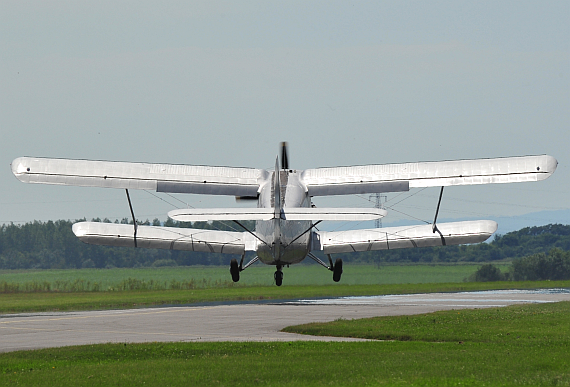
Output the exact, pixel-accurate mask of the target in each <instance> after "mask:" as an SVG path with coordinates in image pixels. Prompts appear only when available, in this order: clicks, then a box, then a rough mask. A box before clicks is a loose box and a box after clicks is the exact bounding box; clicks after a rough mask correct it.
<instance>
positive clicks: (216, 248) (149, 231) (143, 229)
mask: <svg viewBox="0 0 570 387" xmlns="http://www.w3.org/2000/svg"><path fill="white" fill-rule="evenodd" d="M73 233H74V234H75V235H76V236H77V237H78V238H79V239H80V240H81V241H82V242H85V243H89V244H94V245H105V246H121V247H134V246H135V236H134V227H133V225H128V224H113V223H97V222H80V223H75V224H74V225H73ZM249 239H253V237H251V238H250V237H249V234H247V233H243V232H233V231H216V230H204V229H194V228H175V227H154V226H138V227H137V232H136V246H137V247H144V248H148V249H166V250H187V251H201V252H206V253H225V254H243V253H244V251H245V250H246V245H248V246H247V250H251V249H253V250H255V245H256V242H255V241H254V240H249ZM250 244H251V245H252V246H251V247H250V246H249V245H250Z"/></svg>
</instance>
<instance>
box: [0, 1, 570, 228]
mask: <svg viewBox="0 0 570 387" xmlns="http://www.w3.org/2000/svg"><path fill="white" fill-rule="evenodd" d="M164 3H165V4H164ZM568 20H570V2H568V1H501V2H497V1H488V2H484V1H477V2H462V1H431V2H425V1H393V2H379V1H371V2H363V1H358V2H346V1H343V2H339V1H265V0H264V1H204V2H198V1H193V2H186V1H180V2H172V1H171V2H161V3H160V4H159V3H158V2H151V1H122V2H116V1H96V2H88V1H84V2H75V1H50V2H45V1H12V0H6V1H2V2H1V3H0V80H1V81H0V91H1V92H0V134H1V140H2V141H0V160H3V163H4V168H0V223H4V222H10V221H14V222H20V221H31V220H34V219H38V220H48V219H75V218H82V217H87V218H92V217H109V218H122V217H127V216H129V211H128V207H127V204H126V199H125V197H124V196H125V195H124V192H121V191H116V190H104V189H87V188H75V187H56V186H41V185H26V184H22V183H20V182H18V181H17V180H16V179H15V178H14V177H13V176H12V174H11V172H10V169H9V164H10V162H11V160H12V159H14V158H15V157H18V156H24V155H27V156H47V157H66V158H88V159H106V160H124V161H148V162H165V163H184V164H210V165H235V166H251V167H264V168H271V166H272V165H273V164H274V161H275V156H276V154H277V151H278V144H279V142H280V141H283V140H286V141H289V144H290V162H291V164H292V166H293V167H295V168H298V169H305V168H312V167H319V166H334V165H354V164H372V163H391V162H408V161H425V160H446V159H458V158H478V157H500V156H515V155H526V154H542V153H548V154H551V155H553V156H555V157H556V158H557V159H558V160H559V163H560V164H559V167H558V170H557V172H556V173H555V174H554V175H553V176H552V177H551V178H550V179H549V180H547V181H545V182H541V183H535V184H530V183H529V184H511V185H501V186H489V187H453V188H450V189H448V190H446V193H445V195H444V202H443V204H442V213H441V215H440V216H442V217H445V218H455V217H456V218H460V217H466V216H469V217H472V216H475V217H480V218H486V219H493V216H510V215H521V214H527V213H531V212H536V211H540V210H544V209H568V208H570V204H568V197H569V195H568V194H569V192H570V189H569V188H570V183H569V181H570V170H569V169H568V165H569V164H570V157H569V156H568V148H569V143H570V141H569V140H570V27H569V26H568V24H569V23H568ZM437 194H438V192H437V190H436V189H434V190H426V191H423V192H421V193H419V194H417V195H415V196H414V197H412V198H410V199H409V200H406V201H404V202H403V203H401V205H399V206H398V207H397V208H398V209H399V210H400V211H404V212H406V213H409V214H411V215H414V216H417V217H419V218H422V219H427V220H429V219H430V218H432V217H433V211H434V208H435V204H436V203H435V202H436V201H437ZM132 195H133V200H134V202H135V212H136V213H137V216H138V217H139V218H143V219H144V218H150V219H152V218H154V217H158V218H160V219H165V217H166V212H167V211H168V210H170V209H173V207H172V206H170V205H168V204H167V203H165V202H163V201H161V200H159V199H156V198H155V197H154V196H152V195H150V194H148V193H145V192H137V193H132ZM394 196H395V195H389V199H390V200H393V201H396V199H392V197H394ZM163 198H164V199H166V200H168V201H170V202H173V203H176V204H180V203H178V202H176V201H175V200H173V199H172V198H169V197H163ZM179 198H181V199H182V200H184V201H185V202H188V203H189V204H190V205H192V206H197V207H206V206H220V205H222V206H225V205H228V206H229V205H234V204H233V198H209V197H199V196H188V195H187V196H180V197H179ZM398 200H399V199H398ZM315 201H316V202H317V204H318V205H322V206H324V205H346V206H368V205H370V203H368V202H366V201H365V200H364V199H362V198H358V197H350V198H336V199H316V200H315ZM399 219H402V216H401V215H400V214H396V213H394V212H392V213H390V215H389V218H387V219H385V222H389V221H390V220H399ZM569 223H570V219H569Z"/></svg>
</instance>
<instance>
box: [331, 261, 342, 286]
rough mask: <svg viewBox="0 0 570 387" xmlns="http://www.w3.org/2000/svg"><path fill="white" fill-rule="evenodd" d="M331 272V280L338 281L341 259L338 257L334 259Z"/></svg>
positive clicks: (340, 273) (340, 271)
mask: <svg viewBox="0 0 570 387" xmlns="http://www.w3.org/2000/svg"><path fill="white" fill-rule="evenodd" d="M332 272H333V281H334V282H338V281H340V276H341V275H342V259H340V258H337V259H336V261H335V263H334V266H333V269H332Z"/></svg>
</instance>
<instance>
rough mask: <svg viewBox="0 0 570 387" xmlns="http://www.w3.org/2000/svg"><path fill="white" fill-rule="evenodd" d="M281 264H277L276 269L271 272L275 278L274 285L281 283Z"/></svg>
mask: <svg viewBox="0 0 570 387" xmlns="http://www.w3.org/2000/svg"><path fill="white" fill-rule="evenodd" d="M281 268H282V266H281V265H277V271H276V272H275V274H273V278H274V279H275V285H277V286H281V284H282V283H283V272H282V271H281Z"/></svg>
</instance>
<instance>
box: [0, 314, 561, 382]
mask: <svg viewBox="0 0 570 387" xmlns="http://www.w3.org/2000/svg"><path fill="white" fill-rule="evenodd" d="M569 308H570V305H569V304H568V303H559V304H541V305H524V306H520V305H518V306H512V307H506V308H498V309H484V310H462V311H460V313H459V314H458V313H457V311H447V312H438V313H432V314H426V315H420V316H408V317H405V318H401V317H389V318H385V319H382V320H380V321H381V322H380V323H378V324H376V325H370V324H369V321H368V320H364V321H359V320H357V321H351V322H350V323H351V324H352V327H350V329H352V331H353V332H355V331H360V332H362V333H361V334H362V335H363V336H371V337H382V336H383V334H382V333H381V332H388V333H389V335H388V336H386V337H392V338H400V339H403V340H405V341H371V342H356V343H323V342H293V343H159V344H157V343H153V344H132V345H131V344H128V345H126V344H106V345H92V346H81V347H66V348H57V349H44V350H38V351H25V352H13V353H6V354H0V385H17V384H18V385H30V386H36V385H37V386H48V385H49V386H51V385H75V386H95V385H124V386H131V385H133V386H135V385H136V386H140V385H143V384H146V385H168V386H178V385H180V386H182V385H183V386H187V385H202V386H207V385H224V386H250V385H268V386H273V385H276V386H324V385H327V386H328V385H333V386H362V385H385V386H432V385H437V386H459V385H461V386H521V385H531V386H552V385H556V386H568V385H570V357H569V356H568V353H569V351H570V318H569V313H568V310H569ZM337 323H342V324H345V323H346V322H345V321H340V322H336V323H333V324H331V330H330V332H338V331H339V329H340V331H342V330H344V329H347V327H346V326H337V325H335V324H337ZM361 324H364V325H361ZM359 326H360V328H358V327H359ZM321 329H324V328H321ZM302 330H305V328H303V329H302Z"/></svg>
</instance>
